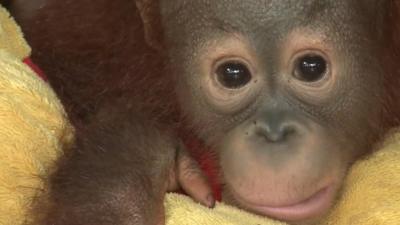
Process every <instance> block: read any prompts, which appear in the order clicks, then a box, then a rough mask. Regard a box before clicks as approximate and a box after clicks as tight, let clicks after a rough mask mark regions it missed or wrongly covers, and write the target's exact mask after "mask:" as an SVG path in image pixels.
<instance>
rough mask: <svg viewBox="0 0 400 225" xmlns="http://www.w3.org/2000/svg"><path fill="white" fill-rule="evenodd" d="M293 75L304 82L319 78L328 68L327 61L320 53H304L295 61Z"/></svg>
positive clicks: (314, 80)
mask: <svg viewBox="0 0 400 225" xmlns="http://www.w3.org/2000/svg"><path fill="white" fill-rule="evenodd" d="M295 63H296V65H295V69H294V73H293V76H294V77H295V78H296V79H298V80H300V81H304V82H316V81H319V80H321V79H322V78H323V77H324V76H325V75H326V74H327V70H328V63H327V62H326V60H325V58H324V57H322V56H320V55H304V56H301V57H300V58H299V59H297V60H296V61H295Z"/></svg>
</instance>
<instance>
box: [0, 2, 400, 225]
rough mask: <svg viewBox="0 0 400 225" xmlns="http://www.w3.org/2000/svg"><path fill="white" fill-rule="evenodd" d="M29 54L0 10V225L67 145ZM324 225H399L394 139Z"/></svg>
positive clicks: (271, 224) (202, 218) (264, 224)
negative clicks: (27, 61) (32, 68)
mask: <svg viewBox="0 0 400 225" xmlns="http://www.w3.org/2000/svg"><path fill="white" fill-rule="evenodd" d="M29 54H30V48H29V47H28V45H27V44H26V43H25V41H24V39H23V36H22V35H21V32H20V30H19V28H18V26H17V25H16V24H15V22H14V21H13V20H12V19H11V18H10V16H9V14H8V13H7V12H6V11H5V10H4V9H3V8H1V7H0V225H22V224H23V222H24V221H25V220H29V213H28V212H29V206H30V204H31V202H32V200H33V198H34V196H35V195H37V194H38V193H41V192H42V191H43V190H45V185H46V184H45V183H44V181H43V180H42V179H41V178H45V177H46V176H47V175H48V174H49V172H50V171H49V168H51V165H52V164H53V163H54V161H55V160H56V159H57V158H58V157H59V156H60V155H61V154H63V152H62V149H63V148H64V147H65V146H66V145H68V144H70V143H71V142H72V140H73V129H72V128H71V126H70V125H69V123H68V121H67V119H66V116H65V113H64V110H63V108H62V106H61V104H60V102H59V101H58V99H57V98H56V96H55V94H54V93H53V92H52V90H51V89H50V88H49V87H48V85H47V84H46V83H44V82H43V81H42V80H40V78H38V77H37V75H35V74H34V73H33V72H32V71H31V70H30V68H29V67H27V66H26V65H24V64H23V63H22V59H24V58H26V57H27V56H29ZM165 205H166V213H167V224H168V225H200V224H201V225H229V224H232V225H257V224H259V225H278V224H283V223H280V222H277V221H272V220H269V219H266V218H261V217H258V216H255V215H252V214H250V213H246V212H243V211H240V210H238V209H235V208H233V207H230V206H226V205H224V204H218V205H217V207H216V208H215V209H212V210H211V209H207V208H204V207H202V206H200V205H198V204H196V203H194V202H193V201H191V200H190V199H188V198H187V197H184V196H179V195H176V194H170V195H168V196H167V198H166V201H165ZM324 224H327V225H398V224H400V133H399V134H397V135H394V136H393V137H392V138H390V139H389V140H388V141H387V143H386V145H385V147H384V148H382V150H380V151H378V152H377V153H375V154H374V155H371V156H370V157H369V158H368V159H365V160H363V161H360V162H358V163H357V164H356V165H355V166H354V167H353V169H352V170H351V172H350V175H349V177H348V179H347V181H346V186H345V189H344V194H343V198H342V199H341V201H340V202H339V203H338V204H337V206H336V207H335V209H333V210H332V213H331V214H330V216H329V217H328V219H327V221H326V222H324ZM93 225H95V224H93Z"/></svg>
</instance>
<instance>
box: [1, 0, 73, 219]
mask: <svg viewBox="0 0 400 225" xmlns="http://www.w3.org/2000/svg"><path fill="white" fill-rule="evenodd" d="M29 54H30V48H29V47H28V46H27V44H26V43H25V41H24V39H23V37H22V35H21V32H20V30H19V28H18V26H17V25H16V24H15V23H14V21H13V20H12V19H10V17H9V14H8V13H7V12H6V11H5V10H4V9H3V8H1V7H0V225H21V224H22V223H23V221H24V220H25V218H26V216H27V211H28V209H29V206H30V203H31V202H32V199H33V198H34V196H35V195H36V194H38V193H39V191H40V190H42V189H43V188H44V187H45V183H44V181H43V180H42V178H45V177H46V176H47V175H48V173H49V172H50V171H49V168H51V167H52V163H54V161H55V160H56V159H57V158H58V157H59V156H60V155H61V154H62V149H63V146H65V145H66V144H70V143H71V142H72V139H73V130H72V127H71V126H70V125H69V123H68V122H67V118H66V115H65V113H64V110H63V108H62V106H61V104H60V102H59V101H58V99H57V97H56V95H55V94H54V93H53V91H52V90H51V89H50V87H49V86H48V85H47V84H46V83H45V82H44V81H42V80H41V79H40V78H39V77H38V76H37V75H36V74H34V72H32V70H31V69H30V68H29V67H28V66H26V65H24V64H23V63H22V61H21V59H23V58H25V57H27V56H29Z"/></svg>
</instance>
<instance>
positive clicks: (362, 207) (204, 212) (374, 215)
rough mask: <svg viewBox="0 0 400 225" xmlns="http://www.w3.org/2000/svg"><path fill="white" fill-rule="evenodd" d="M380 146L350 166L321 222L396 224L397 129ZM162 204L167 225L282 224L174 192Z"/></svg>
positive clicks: (399, 201) (399, 208) (399, 219)
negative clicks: (339, 196) (203, 203)
mask: <svg viewBox="0 0 400 225" xmlns="http://www.w3.org/2000/svg"><path fill="white" fill-rule="evenodd" d="M384 146H385V147H383V148H382V149H381V150H380V151H378V152H376V153H375V154H373V155H371V156H370V157H368V158H367V159H365V160H361V161H359V162H358V163H356V165H354V166H353V168H352V169H351V171H350V173H349V176H348V178H347V180H346V185H345V188H344V190H343V197H342V199H341V200H340V201H339V202H338V204H337V205H336V207H335V208H334V209H333V210H332V212H331V213H330V215H329V216H328V219H327V220H326V221H324V222H322V223H321V225H399V224H400V133H398V134H396V135H394V136H393V137H391V138H390V139H389V140H388V141H387V143H386V144H385V145H384ZM165 206H166V215H167V217H166V219H167V225H282V224H283V223H280V222H277V221H272V220H269V219H265V218H261V217H258V216H255V215H251V214H249V213H247V212H244V211H241V210H239V209H236V208H233V207H230V206H226V205H224V204H218V205H217V206H216V207H215V209H212V210H211V209H208V208H205V207H203V206H201V205H199V204H197V203H194V202H193V201H192V200H191V199H189V198H187V197H185V196H181V195H177V194H169V195H168V196H167V198H166V201H165Z"/></svg>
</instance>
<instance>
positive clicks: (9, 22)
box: [0, 6, 31, 59]
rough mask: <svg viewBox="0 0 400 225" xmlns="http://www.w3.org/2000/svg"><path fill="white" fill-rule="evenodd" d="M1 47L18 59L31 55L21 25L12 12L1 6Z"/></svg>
mask: <svg viewBox="0 0 400 225" xmlns="http://www.w3.org/2000/svg"><path fill="white" fill-rule="evenodd" d="M0 49H2V50H5V51H7V52H9V53H11V54H13V55H15V56H16V57H17V58H18V59H24V58H26V57H28V56H29V55H30V52H31V48H30V47H29V45H27V44H26V42H25V39H24V37H23V35H22V33H21V29H20V27H19V26H18V25H17V24H16V23H15V21H14V19H13V18H12V17H11V16H10V14H9V13H8V12H7V11H6V10H5V9H4V8H3V7H1V6H0Z"/></svg>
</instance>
